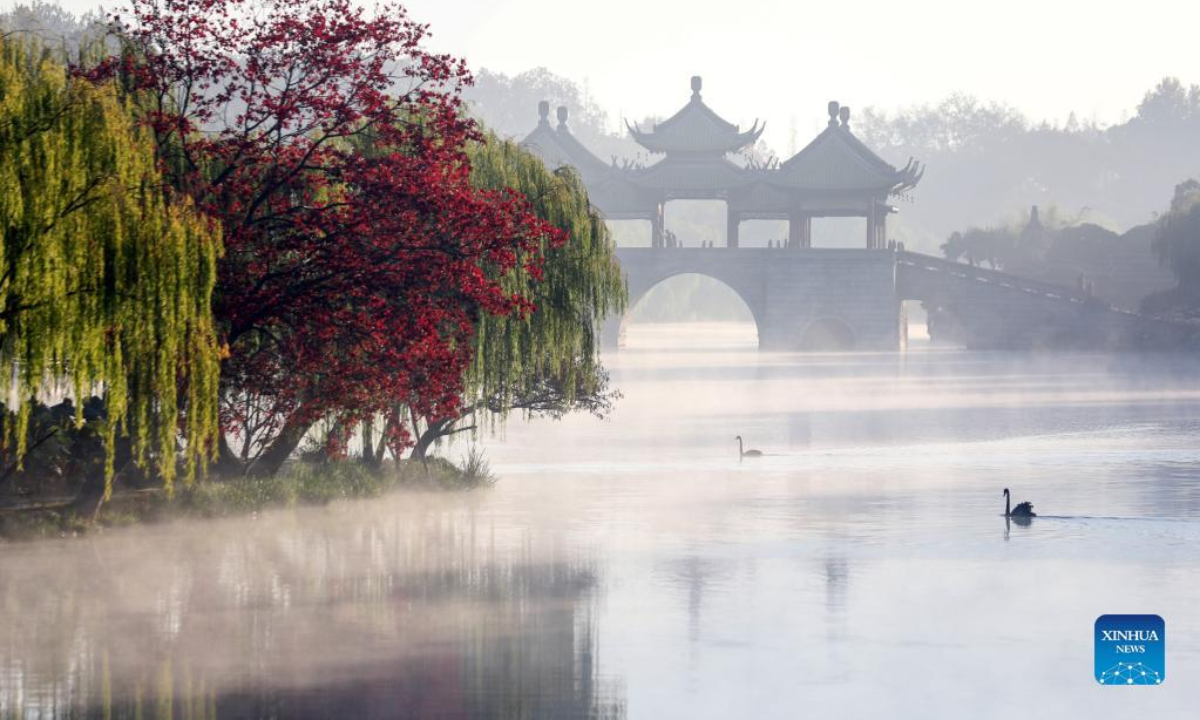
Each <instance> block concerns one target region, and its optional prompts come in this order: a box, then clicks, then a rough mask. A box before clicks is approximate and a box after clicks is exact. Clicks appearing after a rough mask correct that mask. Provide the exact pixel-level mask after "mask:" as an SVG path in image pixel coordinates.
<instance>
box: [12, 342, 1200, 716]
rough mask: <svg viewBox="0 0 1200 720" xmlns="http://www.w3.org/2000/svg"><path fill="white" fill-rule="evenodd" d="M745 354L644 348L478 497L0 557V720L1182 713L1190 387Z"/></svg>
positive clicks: (504, 464)
mask: <svg viewBox="0 0 1200 720" xmlns="http://www.w3.org/2000/svg"><path fill="white" fill-rule="evenodd" d="M754 343H755V334H754V328H753V326H752V325H740V324H717V323H709V324H705V323H691V324H686V325H674V326H671V325H633V326H632V327H631V328H630V333H629V346H628V347H627V348H626V349H624V350H622V351H621V353H619V354H616V355H610V356H609V357H607V358H606V360H605V362H606V365H607V366H608V367H609V368H610V369H611V371H612V373H613V380H614V384H615V385H616V386H617V387H619V388H620V389H621V390H622V392H623V393H624V398H623V399H622V400H621V401H620V402H619V403H618V405H617V409H616V411H615V412H614V414H613V416H612V417H611V418H610V419H609V420H607V421H597V420H595V419H593V418H590V417H574V416H572V417H568V418H566V419H564V420H563V421H561V422H549V421H538V422H533V423H524V422H521V421H520V420H514V421H512V422H511V423H510V424H509V426H508V427H507V428H506V430H505V432H504V433H503V434H502V435H501V436H499V437H495V438H484V439H483V440H482V442H483V444H484V445H485V447H486V449H487V452H488V456H489V458H490V459H491V461H492V466H493V470H494V471H495V472H496V473H497V474H498V475H499V477H500V482H499V484H498V485H497V486H496V487H495V488H494V489H492V490H489V491H483V492H476V493H471V494H413V493H403V494H397V495H393V496H390V497H388V498H384V499H382V500H373V501H365V502H354V503H335V504H333V505H330V506H328V507H324V508H313V509H303V510H297V511H275V512H267V513H263V514H260V515H257V516H254V517H244V518H234V519H228V520H220V521H208V522H197V523H179V524H172V525H161V526H150V527H140V528H132V529H127V530H113V531H107V532H105V533H104V534H102V535H96V536H92V537H87V538H83V539H63V540H60V541H53V542H37V543H26V544H11V545H8V546H5V548H4V553H3V554H2V555H0V718H9V717H30V718H66V717H98V718H99V717H135V716H138V717H147V718H152V717H184V718H191V717H194V718H209V717H217V718H241V717H288V718H320V717H378V718H384V717H414V718H470V717H523V718H584V717H589V718H590V717H631V718H675V717H678V718H730V717H766V718H772V717H779V718H784V717H786V718H792V717H800V716H817V717H864V718H866V717H870V718H878V717H888V716H894V715H900V716H908V717H923V718H962V717H975V718H992V717H995V718H999V717H1011V716H1012V715H1013V713H1014V712H1022V711H1023V712H1025V714H1026V716H1028V717H1055V718H1068V717H1121V716H1131V717H1154V718H1187V717H1195V707H1196V700H1197V694H1196V691H1195V688H1194V684H1193V683H1190V682H1188V679H1190V678H1192V677H1195V676H1196V675H1197V673H1200V619H1198V618H1197V615H1196V613H1195V608H1196V607H1200V573H1198V572H1197V570H1196V568H1198V567H1200V482H1198V477H1200V448H1197V447H1196V445H1195V437H1196V433H1197V431H1198V430H1200V412H1198V411H1200V389H1197V388H1196V386H1195V382H1194V378H1195V377H1196V371H1197V369H1198V368H1197V363H1196V361H1194V360H1191V359H1181V358H1178V357H1171V356H1132V355H1131V356H1101V355H1085V354H1059V355H1036V354H1033V355H1029V354H1019V355H1018V354H1001V353H978V352H965V351H958V350H942V349H935V348H928V347H915V348H913V349H911V350H910V351H909V352H908V353H903V354H895V353H884V354H869V353H857V354H845V355H833V354H815V355H798V354H771V353H759V352H758V351H757V350H756V349H755V346H754ZM735 435H742V436H743V437H744V438H745V440H746V443H747V447H754V448H758V449H761V450H762V451H763V452H764V453H766V455H765V456H764V457H762V458H758V459H745V460H741V461H740V460H739V458H738V455H737V444H736V442H735V441H734V436H735ZM462 450H463V446H462V445H456V446H452V447H450V448H444V449H443V452H447V453H450V454H454V453H457V452H460V451H462ZM1004 487H1009V488H1011V489H1012V490H1013V495H1014V498H1013V499H1014V501H1021V500H1030V501H1033V502H1034V504H1035V506H1036V507H1035V509H1036V511H1037V512H1038V513H1039V515H1041V517H1038V518H1036V519H1034V520H1033V522H1032V523H1031V524H1030V525H1028V526H1018V525H1015V524H1014V525H1011V526H1007V525H1006V523H1005V519H1004V518H1003V517H1001V513H1002V510H1003V498H1002V497H1001V494H1000V491H1001V489H1002V488H1004ZM1105 613H1155V614H1159V615H1161V616H1162V617H1163V618H1165V620H1166V624H1167V633H1168V636H1169V639H1168V641H1167V653H1168V657H1167V665H1168V667H1167V671H1166V682H1165V684H1164V685H1163V686H1161V687H1159V688H1153V689H1150V688H1143V689H1139V690H1132V691H1124V690H1107V689H1100V688H1098V687H1097V685H1096V683H1095V681H1094V680H1093V678H1092V626H1093V622H1094V621H1095V619H1096V617H1097V616H1099V615H1101V614H1105Z"/></svg>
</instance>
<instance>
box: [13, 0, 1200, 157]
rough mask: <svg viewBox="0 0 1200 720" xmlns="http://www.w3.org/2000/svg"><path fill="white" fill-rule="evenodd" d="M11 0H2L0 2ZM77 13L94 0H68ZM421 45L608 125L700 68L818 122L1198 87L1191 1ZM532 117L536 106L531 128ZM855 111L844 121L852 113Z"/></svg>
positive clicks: (716, 24)
mask: <svg viewBox="0 0 1200 720" xmlns="http://www.w3.org/2000/svg"><path fill="white" fill-rule="evenodd" d="M12 2H13V0H0V6H8V5H11V4H12ZM62 2H63V4H64V6H66V7H68V8H69V9H72V10H75V11H80V10H86V9H89V8H92V7H96V6H97V3H95V2H93V0H62ZM405 5H406V6H407V7H408V8H409V10H410V13H411V15H412V17H413V18H414V19H416V20H418V21H420V22H425V23H428V24H430V25H431V31H432V34H433V37H432V39H431V43H430V47H432V48H433V49H436V50H440V51H446V52H451V53H454V54H456V55H459V56H462V57H465V58H466V59H467V60H468V61H469V63H470V64H471V66H472V67H473V68H475V69H479V68H481V67H486V68H489V69H491V70H495V71H500V72H504V73H507V74H514V73H519V72H521V71H524V70H528V69H531V68H534V67H538V66H544V67H547V68H549V69H550V70H552V71H554V72H556V73H558V74H560V75H563V76H566V77H568V78H570V79H572V80H575V81H577V82H580V83H586V86H587V87H588V89H589V90H590V91H591V93H592V95H593V97H595V98H596V100H597V101H598V102H599V103H600V105H601V106H602V107H604V108H605V109H606V110H607V111H608V112H609V115H610V120H611V122H612V125H613V128H614V129H616V127H617V126H618V124H619V122H620V120H621V119H622V118H630V119H635V118H642V117H646V116H651V115H653V116H661V117H665V116H668V115H670V114H672V113H673V112H674V111H675V110H677V109H678V108H679V107H680V106H681V105H682V104H683V103H685V102H686V101H687V98H688V96H689V95H690V90H689V87H688V83H689V78H690V77H691V76H692V75H701V76H703V77H704V98H705V100H706V101H707V102H708V103H709V105H710V106H712V107H713V108H714V109H716V110H717V111H718V112H719V113H720V114H722V115H723V116H724V117H725V118H726V119H728V120H730V121H731V122H734V123H738V124H739V125H742V126H743V127H748V126H749V125H750V124H751V123H752V122H753V121H754V120H755V119H756V118H761V119H764V120H766V121H767V132H766V135H765V136H764V139H766V140H767V142H768V143H769V144H771V145H772V146H773V147H776V148H780V149H785V148H787V147H788V145H789V144H790V143H791V141H792V138H791V136H792V128H793V127H794V128H795V131H796V132H797V133H798V134H799V135H800V136H801V141H802V142H803V140H804V136H806V135H808V134H810V133H811V132H813V131H816V130H818V129H819V128H821V127H822V126H823V124H824V122H825V119H826V117H825V105H826V103H827V102H828V101H829V100H838V101H840V102H841V103H842V104H844V105H849V106H850V107H851V108H862V107H866V106H875V107H877V108H881V109H894V108H898V107H904V106H910V105H914V104H921V103H928V102H936V101H937V100H939V99H941V98H943V97H945V96H946V95H948V94H950V93H952V92H959V91H961V92H967V93H970V94H973V95H976V96H978V97H980V98H982V99H985V100H999V101H1003V102H1006V103H1009V104H1011V105H1013V106H1015V107H1016V108H1017V109H1019V110H1021V111H1022V112H1024V113H1025V114H1026V115H1028V116H1030V117H1032V118H1034V119H1035V120H1039V121H1040V120H1049V121H1051V122H1056V121H1057V122H1062V121H1065V120H1066V118H1067V116H1068V114H1069V113H1070V112H1072V111H1074V112H1076V113H1077V115H1078V116H1079V118H1080V119H1094V120H1096V121H1098V122H1100V123H1102V124H1111V123H1116V122H1121V121H1122V120H1124V119H1125V118H1127V117H1128V116H1129V115H1130V114H1131V113H1132V112H1133V111H1134V109H1135V108H1136V106H1137V103H1138V102H1139V101H1140V99H1141V97H1142V95H1143V94H1144V93H1145V92H1146V91H1147V90H1148V89H1150V88H1151V87H1153V86H1154V84H1155V83H1157V82H1158V81H1159V80H1160V79H1162V78H1163V77H1164V76H1167V75H1174V76H1177V77H1179V78H1180V79H1182V80H1183V81H1184V82H1185V83H1189V84H1190V83H1200V62H1197V59H1196V55H1195V49H1194V48H1195V43H1196V32H1197V31H1196V28H1197V27H1200V3H1198V2H1190V1H1189V0H1142V1H1141V2H1138V3H1116V2H1113V3H1107V2H1096V1H1095V0H1089V1H1086V2H1085V1H1081V0H1008V1H1007V2H1003V3H1000V2H995V3H989V4H984V3H979V2H972V1H970V0H966V1H964V0H957V1H954V2H948V1H945V0H891V1H888V2H877V1H876V0H858V1H856V2H837V1H836V0H825V1H823V2H804V1H802V0H790V1H786V2H785V1H772V0H724V1H723V2H713V1H710V0H607V1H605V2H597V3H592V4H585V3H582V2H579V1H578V0H408V2H406V3H405ZM535 120H536V114H535V110H534V109H533V108H531V109H530V125H531V128H532V125H533V124H534V122H535ZM852 121H853V118H852Z"/></svg>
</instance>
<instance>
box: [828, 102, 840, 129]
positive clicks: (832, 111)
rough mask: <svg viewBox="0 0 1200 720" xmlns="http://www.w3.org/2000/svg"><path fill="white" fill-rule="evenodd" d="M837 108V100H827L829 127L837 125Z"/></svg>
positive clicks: (838, 107)
mask: <svg viewBox="0 0 1200 720" xmlns="http://www.w3.org/2000/svg"><path fill="white" fill-rule="evenodd" d="M839 109H840V106H839V105H838V101H837V100H830V101H829V127H837V124H838V110H839Z"/></svg>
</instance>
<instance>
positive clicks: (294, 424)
mask: <svg viewBox="0 0 1200 720" xmlns="http://www.w3.org/2000/svg"><path fill="white" fill-rule="evenodd" d="M303 410H304V408H300V410H298V411H296V412H294V413H292V415H291V417H289V418H288V419H287V422H285V423H284V424H283V429H281V430H280V431H279V435H277V436H276V437H275V440H274V441H273V442H272V443H271V446H270V447H268V448H267V449H266V451H264V452H263V454H262V455H260V456H259V458H258V460H255V461H254V464H252V465H251V466H250V467H249V468H248V469H247V471H246V474H247V475H249V476H251V477H273V476H274V475H275V474H276V473H278V472H279V468H281V467H283V464H284V463H285V462H287V459H288V458H290V457H291V456H292V453H294V452H296V448H298V447H300V441H302V440H304V436H305V435H307V434H308V431H309V429H310V428H312V426H313V422H312V420H307V419H305V420H302V419H300V418H301V417H302V416H303V415H304V413H303Z"/></svg>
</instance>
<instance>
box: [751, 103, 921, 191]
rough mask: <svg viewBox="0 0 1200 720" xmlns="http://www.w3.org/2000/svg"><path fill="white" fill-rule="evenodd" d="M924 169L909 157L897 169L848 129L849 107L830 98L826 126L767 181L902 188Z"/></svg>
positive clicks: (849, 187)
mask: <svg viewBox="0 0 1200 720" xmlns="http://www.w3.org/2000/svg"><path fill="white" fill-rule="evenodd" d="M839 120H840V121H841V122H840V123H839ZM924 172H925V170H924V168H923V167H922V166H921V164H920V163H917V162H914V161H913V160H911V159H910V160H909V161H908V164H907V165H905V166H904V167H903V168H901V169H899V170H898V169H896V167H895V166H893V165H890V164H889V163H887V162H886V161H885V160H883V158H881V157H879V156H878V155H876V154H875V153H874V152H873V151H872V150H871V149H870V148H868V147H867V146H866V145H864V144H863V143H862V141H861V140H859V139H858V138H856V137H854V134H853V133H852V132H850V109H849V108H845V107H840V106H839V105H838V104H837V103H836V102H831V103H829V127H827V128H825V130H824V131H823V132H822V133H821V134H820V135H818V136H817V137H816V138H815V139H814V140H813V141H812V142H811V143H809V144H808V146H807V147H805V148H804V149H803V150H801V151H800V152H798V153H796V154H795V155H794V156H792V158H791V159H789V160H788V161H787V162H785V163H783V164H782V165H780V166H779V170H778V171H777V172H775V173H772V174H771V176H770V179H769V182H770V183H771V184H773V185H777V186H780V187H788V188H794V189H801V190H817V191H821V190H870V189H877V190H886V191H888V192H903V191H904V190H907V189H910V188H912V187H913V186H915V185H916V184H917V183H918V182H920V180H921V176H922V175H924Z"/></svg>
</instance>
